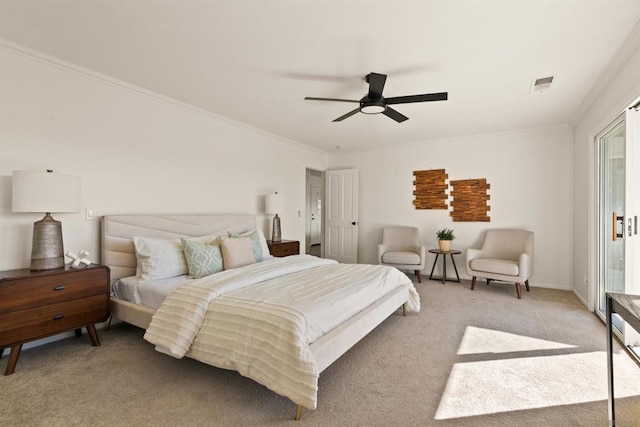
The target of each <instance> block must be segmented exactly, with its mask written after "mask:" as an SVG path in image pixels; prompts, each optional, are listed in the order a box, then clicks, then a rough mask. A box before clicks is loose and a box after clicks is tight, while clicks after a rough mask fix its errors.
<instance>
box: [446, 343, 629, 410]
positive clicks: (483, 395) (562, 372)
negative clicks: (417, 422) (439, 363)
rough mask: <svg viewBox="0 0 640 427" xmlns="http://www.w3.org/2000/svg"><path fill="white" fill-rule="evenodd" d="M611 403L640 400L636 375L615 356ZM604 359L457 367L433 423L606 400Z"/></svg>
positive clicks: (624, 358)
mask: <svg viewBox="0 0 640 427" xmlns="http://www.w3.org/2000/svg"><path fill="white" fill-rule="evenodd" d="M614 374H615V377H614V384H615V396H616V398H621V397H629V396H640V369H638V367H637V365H635V363H634V362H633V361H632V360H631V359H630V358H629V356H628V355H627V354H626V353H624V352H620V353H616V354H614ZM607 396H608V394H607V354H606V352H601V351H598V352H590V353H577V354H564V355H553V356H542V357H523V358H517V359H505V360H490V361H481V362H468V363H456V364H455V365H454V366H453V369H452V370H451V374H450V375H449V381H448V382H447V386H446V389H445V391H444V393H443V395H442V399H441V400H440V404H439V406H438V410H437V412H436V416H435V419H437V420H444V419H451V418H461V417H470V416H475V415H485V414H492V413H499V412H509V411H519V410H526V409H534V408H544V407H550V406H558V405H571V404H577V403H584V402H594V401H603V400H607Z"/></svg>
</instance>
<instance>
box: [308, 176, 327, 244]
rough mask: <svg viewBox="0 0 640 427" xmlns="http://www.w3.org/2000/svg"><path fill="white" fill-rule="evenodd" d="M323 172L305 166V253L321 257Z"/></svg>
mask: <svg viewBox="0 0 640 427" xmlns="http://www.w3.org/2000/svg"><path fill="white" fill-rule="evenodd" d="M323 208H324V172H322V171H319V170H315V169H310V168H307V172H306V209H305V211H306V218H305V220H306V227H305V229H306V233H305V234H306V242H305V253H307V254H310V255H314V256H317V257H322V255H323V253H324V251H323V247H322V240H323V236H324V220H323Z"/></svg>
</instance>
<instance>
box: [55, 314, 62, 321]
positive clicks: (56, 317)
mask: <svg viewBox="0 0 640 427" xmlns="http://www.w3.org/2000/svg"><path fill="white" fill-rule="evenodd" d="M63 317H64V314H58V315H56V316H54V318H53V320H61V319H62V318H63Z"/></svg>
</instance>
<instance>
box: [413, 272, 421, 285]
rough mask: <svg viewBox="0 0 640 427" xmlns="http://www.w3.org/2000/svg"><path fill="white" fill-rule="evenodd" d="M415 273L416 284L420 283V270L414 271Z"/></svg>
mask: <svg viewBox="0 0 640 427" xmlns="http://www.w3.org/2000/svg"><path fill="white" fill-rule="evenodd" d="M414 271H415V272H416V278H417V279H418V283H422V279H420V270H414Z"/></svg>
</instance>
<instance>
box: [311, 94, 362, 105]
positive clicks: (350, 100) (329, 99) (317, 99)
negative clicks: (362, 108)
mask: <svg viewBox="0 0 640 427" xmlns="http://www.w3.org/2000/svg"><path fill="white" fill-rule="evenodd" d="M304 99H305V100H307V101H337V102H357V103H360V101H359V100H357V101H356V100H355V99H338V98H315V97H313V96H305V97H304Z"/></svg>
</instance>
